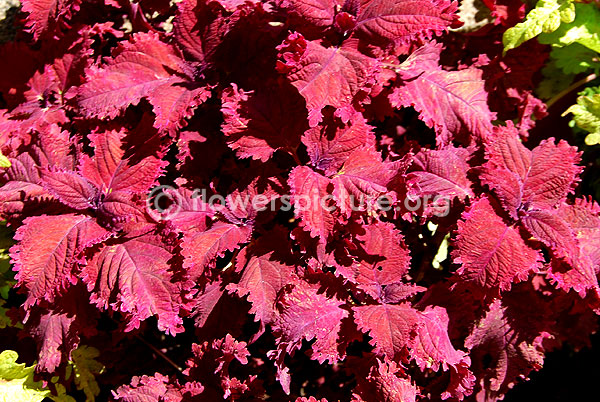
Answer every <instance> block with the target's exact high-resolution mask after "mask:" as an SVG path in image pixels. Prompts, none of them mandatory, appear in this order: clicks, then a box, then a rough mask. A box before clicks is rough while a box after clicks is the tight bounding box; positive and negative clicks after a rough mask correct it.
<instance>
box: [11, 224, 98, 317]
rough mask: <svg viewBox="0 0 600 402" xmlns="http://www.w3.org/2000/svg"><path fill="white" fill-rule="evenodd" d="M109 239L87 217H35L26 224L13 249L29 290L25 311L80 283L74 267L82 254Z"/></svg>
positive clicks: (23, 283)
mask: <svg viewBox="0 0 600 402" xmlns="http://www.w3.org/2000/svg"><path fill="white" fill-rule="evenodd" d="M108 237H109V232H108V231H107V230H106V229H104V228H102V227H100V226H99V225H98V224H97V223H96V222H95V221H94V220H93V219H92V218H90V217H88V216H85V215H75V214H68V215H67V214H65V215H56V216H34V217H30V218H28V219H26V220H25V225H24V226H21V227H20V228H19V230H18V231H17V234H16V235H15V239H16V240H19V243H18V244H17V245H15V246H13V247H12V248H11V258H12V262H13V264H14V266H15V271H17V275H16V278H17V280H18V283H19V286H24V287H25V288H26V289H27V290H28V295H27V300H26V301H25V306H26V307H31V306H32V305H34V304H37V303H39V302H40V301H41V300H48V301H50V302H52V301H53V300H54V298H55V297H56V296H57V295H59V294H61V293H62V292H63V291H64V289H66V288H67V287H68V286H69V285H70V284H74V283H76V282H77V276H76V275H75V265H76V264H80V263H84V262H85V259H84V256H83V254H82V253H83V252H84V251H85V249H86V248H87V247H89V246H91V245H93V244H97V243H99V242H101V241H103V240H105V239H106V238H108Z"/></svg>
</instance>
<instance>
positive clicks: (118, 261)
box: [82, 235, 183, 335]
mask: <svg viewBox="0 0 600 402" xmlns="http://www.w3.org/2000/svg"><path fill="white" fill-rule="evenodd" d="M171 257H172V255H171V250H169V249H168V248H167V247H166V246H165V245H164V244H163V243H162V241H161V239H159V238H158V237H156V236H153V235H145V236H142V237H138V238H133V239H131V240H126V241H124V242H122V243H117V244H109V245H105V246H104V247H103V248H102V249H101V250H100V251H99V252H97V253H96V254H95V255H94V257H93V258H92V260H91V261H90V262H89V263H88V264H87V266H86V267H84V269H83V272H82V278H83V281H84V282H85V283H86V284H87V287H88V290H89V291H90V292H92V297H91V300H92V302H94V303H95V304H96V305H97V306H98V307H101V308H103V309H106V308H108V307H109V305H110V306H111V307H112V308H113V309H115V310H120V311H122V312H124V313H129V322H128V323H127V327H126V330H127V331H131V330H132V329H135V328H138V327H139V325H140V322H141V321H143V320H145V319H146V318H148V317H151V316H156V317H157V318H158V328H159V329H160V330H162V331H166V332H168V333H170V334H173V335H174V334H176V333H178V332H182V331H183V327H182V325H181V324H182V320H181V317H180V316H179V307H180V305H181V297H180V289H179V287H178V285H177V284H175V283H174V281H173V274H172V273H171V272H169V270H170V265H169V260H170V259H171Z"/></svg>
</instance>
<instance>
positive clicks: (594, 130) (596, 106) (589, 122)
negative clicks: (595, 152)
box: [563, 88, 600, 145]
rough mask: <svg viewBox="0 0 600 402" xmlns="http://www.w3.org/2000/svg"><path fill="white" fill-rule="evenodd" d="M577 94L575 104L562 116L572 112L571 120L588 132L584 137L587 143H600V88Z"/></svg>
mask: <svg viewBox="0 0 600 402" xmlns="http://www.w3.org/2000/svg"><path fill="white" fill-rule="evenodd" d="M594 92H596V93H589V91H588V94H584V95H582V96H579V97H578V98H577V104H575V105H573V106H571V107H570V108H568V109H567V110H566V111H565V112H564V113H563V116H564V115H566V114H568V113H573V120H574V121H575V123H576V124H577V126H578V127H579V128H581V129H583V130H586V131H589V133H590V134H588V136H587V137H586V138H585V143H586V144H587V145H596V144H600V88H596V89H595V90H594Z"/></svg>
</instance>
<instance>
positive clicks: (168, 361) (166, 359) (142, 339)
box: [134, 334, 183, 373]
mask: <svg viewBox="0 0 600 402" xmlns="http://www.w3.org/2000/svg"><path fill="white" fill-rule="evenodd" d="M134 336H135V337H136V338H137V339H138V340H140V341H141V342H142V343H143V344H144V345H146V346H148V347H149V348H150V349H152V351H153V352H154V353H156V354H157V355H159V356H160V357H162V358H163V359H164V360H165V361H166V362H167V363H169V364H170V365H171V366H173V367H174V368H175V370H177V371H179V372H180V373H181V372H182V371H183V369H182V368H181V367H179V366H178V365H177V363H175V362H174V361H173V360H171V359H170V358H169V356H167V355H166V354H164V353H163V352H161V351H160V350H159V349H158V348H157V347H156V346H154V345H153V344H151V343H150V342H148V341H147V340H145V339H144V338H142V337H141V336H139V335H138V334H135V335H134Z"/></svg>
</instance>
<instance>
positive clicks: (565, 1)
mask: <svg viewBox="0 0 600 402" xmlns="http://www.w3.org/2000/svg"><path fill="white" fill-rule="evenodd" d="M574 19H575V5H574V4H573V3H572V1H571V0H540V1H538V2H537V4H536V6H535V8H534V9H533V10H531V11H530V12H529V14H527V17H525V21H523V22H520V23H518V24H517V25H515V26H514V27H512V28H509V29H507V30H506V32H504V36H503V37H502V43H503V45H504V51H505V52H506V51H508V50H510V49H514V48H516V47H517V46H519V45H521V44H522V43H524V42H526V41H528V40H530V39H533V38H535V37H536V36H538V35H539V34H541V33H543V32H546V33H548V32H554V31H556V30H557V29H558V28H559V27H560V24H561V22H566V23H568V22H573V20H574Z"/></svg>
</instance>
